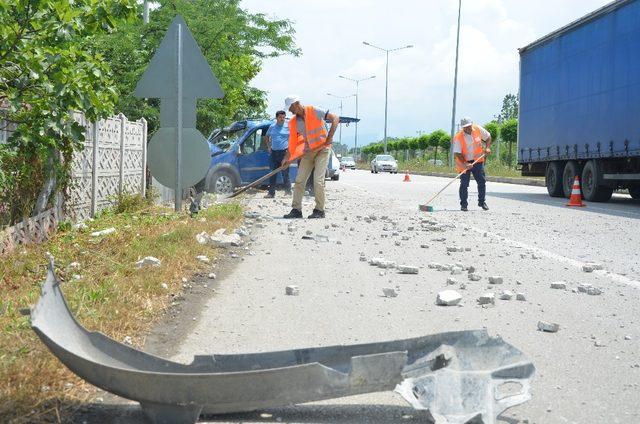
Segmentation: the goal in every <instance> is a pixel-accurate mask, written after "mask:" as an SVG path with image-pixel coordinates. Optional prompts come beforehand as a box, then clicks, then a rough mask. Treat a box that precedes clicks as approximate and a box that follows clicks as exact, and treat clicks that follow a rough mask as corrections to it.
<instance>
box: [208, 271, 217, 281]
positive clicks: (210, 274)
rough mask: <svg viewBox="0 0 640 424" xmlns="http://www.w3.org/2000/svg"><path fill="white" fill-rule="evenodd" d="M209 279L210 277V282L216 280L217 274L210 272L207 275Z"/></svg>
mask: <svg viewBox="0 0 640 424" xmlns="http://www.w3.org/2000/svg"><path fill="white" fill-rule="evenodd" d="M207 277H209V279H210V280H215V279H216V274H215V273H214V272H210V273H209V275H207Z"/></svg>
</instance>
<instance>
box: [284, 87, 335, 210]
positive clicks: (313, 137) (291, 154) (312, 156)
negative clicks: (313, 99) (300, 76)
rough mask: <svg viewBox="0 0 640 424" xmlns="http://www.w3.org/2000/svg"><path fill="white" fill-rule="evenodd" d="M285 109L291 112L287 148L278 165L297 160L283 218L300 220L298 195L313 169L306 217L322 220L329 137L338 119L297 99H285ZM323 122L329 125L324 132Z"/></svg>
mask: <svg viewBox="0 0 640 424" xmlns="http://www.w3.org/2000/svg"><path fill="white" fill-rule="evenodd" d="M284 104H285V108H286V109H288V110H289V112H291V113H293V117H292V118H291V119H290V120H289V148H288V150H287V152H286V153H285V157H284V159H283V160H282V164H283V165H285V164H286V163H287V162H289V160H291V159H292V158H293V159H295V158H298V157H300V158H301V159H300V163H299V165H298V176H297V177H296V182H295V187H294V189H293V201H292V204H291V207H292V209H291V212H289V213H288V214H286V215H285V216H284V217H285V218H302V196H303V195H304V189H305V186H306V184H307V180H308V179H309V175H310V174H311V171H312V170H313V191H314V194H315V200H316V205H315V208H314V209H313V212H312V213H311V215H309V216H308V218H324V216H325V213H324V202H325V196H324V175H325V172H326V169H327V164H328V163H329V157H330V155H331V142H332V141H333V134H334V133H335V132H336V129H337V128H338V124H339V123H340V117H338V116H337V115H334V114H332V113H329V111H328V110H327V111H325V110H322V109H319V108H316V107H313V106H304V105H302V104H301V103H300V98H299V97H298V96H293V95H292V96H288V97H287V98H286V99H285V101H284ZM325 120H328V121H330V122H331V128H330V129H329V131H328V132H327V128H326V125H325Z"/></svg>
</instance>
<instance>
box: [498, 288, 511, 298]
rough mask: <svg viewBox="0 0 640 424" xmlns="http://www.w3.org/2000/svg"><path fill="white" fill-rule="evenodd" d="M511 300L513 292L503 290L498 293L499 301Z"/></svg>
mask: <svg viewBox="0 0 640 424" xmlns="http://www.w3.org/2000/svg"><path fill="white" fill-rule="evenodd" d="M511 299H513V292H512V291H510V290H503V291H502V293H500V300H511Z"/></svg>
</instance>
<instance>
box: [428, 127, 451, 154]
mask: <svg viewBox="0 0 640 424" xmlns="http://www.w3.org/2000/svg"><path fill="white" fill-rule="evenodd" d="M446 136H447V133H446V132H444V131H443V130H435V131H434V132H432V133H431V134H429V146H431V147H433V148H434V155H433V159H434V160H437V159H438V147H439V146H441V144H440V143H441V142H440V140H441V139H442V137H446Z"/></svg>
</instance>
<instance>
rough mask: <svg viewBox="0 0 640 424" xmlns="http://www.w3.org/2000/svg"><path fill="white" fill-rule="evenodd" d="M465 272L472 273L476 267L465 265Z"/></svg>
mask: <svg viewBox="0 0 640 424" xmlns="http://www.w3.org/2000/svg"><path fill="white" fill-rule="evenodd" d="M467 272H468V273H469V274H473V273H475V272H476V268H475V267H474V266H469V267H467Z"/></svg>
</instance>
